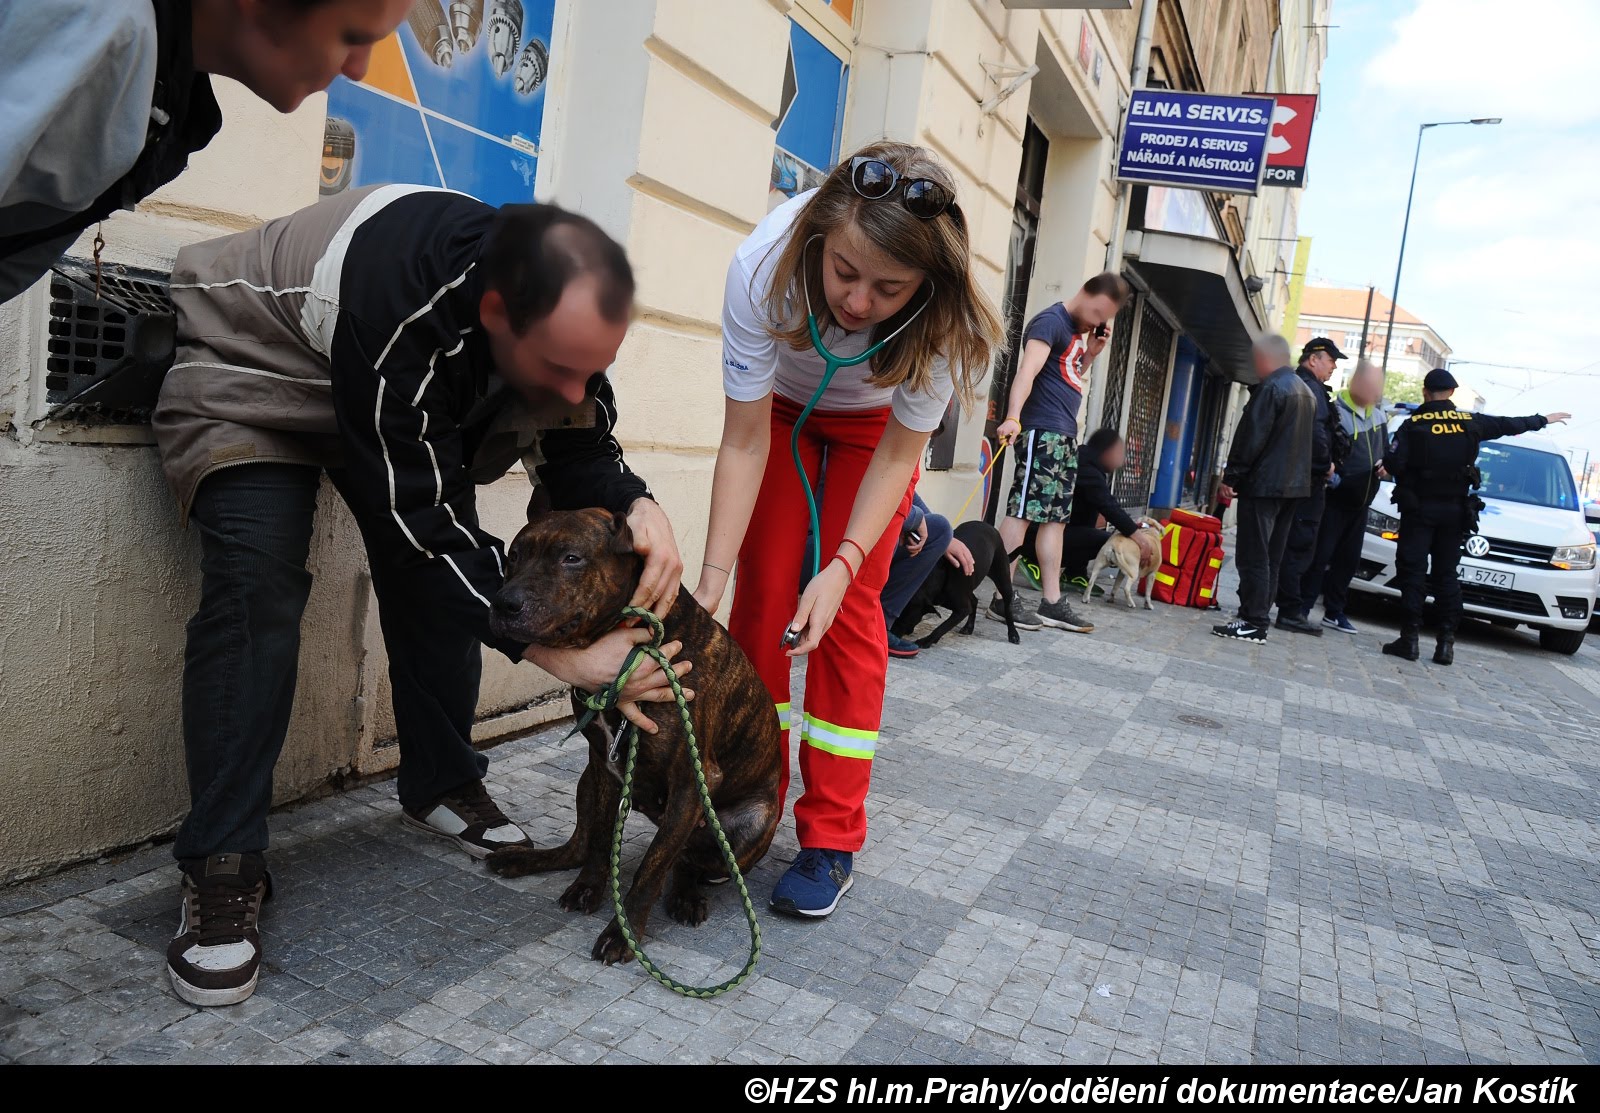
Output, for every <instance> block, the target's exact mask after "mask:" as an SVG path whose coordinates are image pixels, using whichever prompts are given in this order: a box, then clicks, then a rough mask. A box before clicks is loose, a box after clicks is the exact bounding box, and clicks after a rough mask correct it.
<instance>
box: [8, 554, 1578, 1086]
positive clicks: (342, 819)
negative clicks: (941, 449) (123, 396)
mask: <svg viewBox="0 0 1600 1113" xmlns="http://www.w3.org/2000/svg"><path fill="white" fill-rule="evenodd" d="M1223 598H1224V599H1225V600H1226V601H1228V602H1232V600H1233V599H1234V594H1233V591H1232V587H1231V584H1227V583H1226V581H1225V586H1224V592H1223ZM1088 610H1089V613H1090V614H1091V615H1092V617H1093V619H1094V621H1095V622H1096V623H1098V624H1099V629H1098V630H1097V631H1096V632H1095V633H1094V634H1093V635H1092V636H1084V635H1075V634H1065V633H1056V632H1053V631H1041V632H1039V633H1034V634H1025V635H1024V641H1023V644H1022V645H1021V646H1011V645H1009V644H1007V643H1006V642H1005V640H1004V629H1003V628H1002V627H1000V626H999V625H998V624H996V623H992V622H987V621H980V622H979V623H978V627H979V628H978V631H977V634H976V636H975V637H970V638H964V637H959V636H955V635H952V636H950V637H949V638H947V639H946V641H945V642H944V643H943V644H942V645H941V646H940V647H938V648H937V649H935V650H933V651H931V652H927V653H924V654H923V655H922V656H921V657H919V658H918V659H916V660H913V661H906V662H901V661H895V662H892V663H891V667H890V677H891V681H890V691H889V698H888V703H887V707H886V709H885V722H884V732H883V739H882V741H881V743H880V746H879V751H878V755H879V756H878V763H877V769H876V770H875V775H874V791H873V794H872V798H871V801H870V804H869V808H870V814H871V831H870V834H869V842H868V846H867V848H866V850H865V852H863V853H862V854H861V855H859V856H858V859H857V862H858V865H857V874H856V876H857V881H856V885H855V888H854V890H853V891H852V892H851V893H850V895H849V896H848V897H847V898H846V899H845V901H844V903H843V904H842V906H841V908H840V911H839V912H838V913H837V914H835V915H834V916H833V917H832V918H831V919H830V920H827V921H825V922H820V923H796V922H793V921H788V920H784V919H780V918H777V917H774V916H771V915H769V914H766V913H765V912H764V910H763V930H764V933H765V943H766V950H765V955H764V957H763V959H762V963H761V966H760V968H759V971H758V973H757V975H756V976H755V977H754V978H753V979H752V980H751V981H750V982H749V983H747V984H746V985H745V986H744V987H743V988H741V989H740V990H738V991H735V992H734V993H732V994H730V995H728V996H726V997H724V998H721V999H719V1000H716V1001H713V1002H700V1001H689V1000H684V999H681V998H678V997H675V996H674V995H672V994H671V993H669V992H668V991H666V990H665V989H663V988H661V987H660V986H658V985H656V984H655V983H654V982H652V981H650V980H649V979H648V978H647V977H646V976H645V975H644V974H643V972H642V971H641V970H640V969H639V967H638V965H637V964H630V965H628V966H623V967H614V968H610V969H607V968H604V967H602V966H599V965H598V964H596V963H593V962H591V961H589V959H588V958H587V954H588V950H589V946H590V943H591V942H592V940H593V938H594V936H595V935H596V934H597V933H598V931H599V930H600V928H601V927H602V926H603V920H602V919H601V917H599V916H598V915H596V916H593V917H581V916H573V915H569V914H567V913H564V912H562V911H560V909H559V908H557V907H556V904H555V898H556V896H557V895H558V894H559V893H560V892H561V890H562V889H563V888H564V887H565V886H566V884H567V883H568V881H569V878H568V877H567V876H566V875H554V876H547V877H538V878H525V879H521V880H517V881H502V880H499V879H497V878H494V877H492V876H490V875H489V874H488V873H487V872H485V871H484V869H483V868H482V866H480V865H478V864H476V863H474V862H472V861H470V860H469V859H468V858H467V857H466V856H465V855H462V854H460V853H458V852H453V851H450V850H447V849H445V848H444V847H443V846H441V845H440V844H437V843H436V842H433V841H431V840H429V839H427V838H425V837H422V836H419V835H417V834H414V833H411V832H409V831H407V830H406V829H403V828H402V827H401V825H400V823H399V822H398V814H399V812H398V807H397V805H396V804H395V802H394V798H393V786H392V784H388V783H385V784H378V785H373V786H370V787H367V788H363V789H360V790H358V791H354V792H350V793H347V794H345V795H342V796H338V797H334V798H330V799H325V800H321V801H318V802H315V803H311V804H308V805H305V806H301V807H295V808H289V809H285V810H282V811H279V812H278V813H276V814H275V815H274V816H273V849H272V851H271V854H270V863H271V867H272V869H273V872H274V876H275V878H276V880H277V897H276V899H275V900H273V901H272V902H271V903H270V904H269V905H268V906H267V911H266V914H265V918H264V922H263V929H264V935H265V940H266V945H267V952H266V956H267V957H266V964H265V968H264V974H263V979H262V983H261V988H260V990H259V991H258V992H257V994H256V995H255V997H254V998H253V999H251V1000H250V1001H249V1002H247V1003H245V1004H243V1005H239V1006H235V1007H231V1008H226V1009H212V1010H196V1009H194V1008H191V1007H190V1006H188V1005H186V1004H184V1003H183V1002H181V1001H179V1000H178V999H177V998H176V997H175V996H173V994H172V992H171V990H170V987H169V986H168V985H167V983H166V978H165V974H164V968H163V962H162V955H163V950H164V946H165V942H166V939H167V937H168V936H169V935H170V933H171V931H172V928H173V925H174V924H175V922H176V913H177V908H176V904H177V900H176V880H175V879H176V873H175V868H174V867H173V866H172V864H171V861H170V858H169V853H170V850H169V847H168V846H166V845H162V846H157V847H152V848H148V849H146V850H143V851H139V852H137V853H134V854H131V855H128V856H125V857H122V858H120V859H117V860H113V861H108V862H104V863H97V864H93V865H87V866H83V867H80V868H77V869H72V870H68V871H65V872H63V873H60V874H57V875H55V876H52V877H48V878H44V879H41V880H38V881H34V882H30V883H26V884H22V885H18V886H14V887H12V888H10V889H5V890H0V1061H20V1062H73V1063H79V1062H91V1061H113V1062H132V1063H166V1062H194V1063H235V1062H248V1063H262V1062H265V1063H274V1062H277V1063H299V1062H305V1061H312V1060H315V1061H319V1062H332V1063H389V1062H403V1063H422V1062H462V1061H468V1062H470V1061H484V1062H491V1063H517V1062H549V1063H559V1062H567V1063H589V1062H608V1063H609V1062H622V1063H633V1062H648V1063H655V1062H671V1063H701V1062H723V1061H728V1062H761V1063H775V1062H793V1061H803V1062H829V1063H832V1062H840V1061H845V1062H859V1063H890V1062H937V1063H968V1062H1009V1061H1020V1062H1072V1063H1104V1062H1107V1061H1112V1062H1147V1061H1153V1060H1157V1059H1159V1060H1162V1061H1164V1062H1171V1063H1178V1062H1202V1061H1204V1062H1226V1063H1236V1062H1247V1061H1254V1062H1268V1063H1284V1062H1290V1063H1293V1062H1303V1063H1321V1062H1347V1061H1385V1062H1388V1061H1403V1062H1423V1061H1426V1062H1429V1063H1433V1062H1465V1061H1474V1062H1502V1061H1507V1060H1510V1061H1538V1062H1580V1061H1586V1060H1587V1061H1595V1060H1600V652H1597V651H1596V649H1595V648H1593V647H1591V646H1586V647H1585V648H1584V649H1583V650H1582V651H1581V652H1580V653H1579V654H1578V655H1577V656H1575V657H1570V658H1567V657H1558V656H1554V655H1551V654H1548V653H1544V652H1542V651H1540V650H1539V649H1538V648H1537V645H1536V644H1535V642H1534V639H1533V638H1532V637H1531V636H1530V635H1528V634H1527V633H1526V632H1525V631H1523V632H1516V633H1512V632H1507V631H1503V630H1497V629H1493V628H1490V627H1487V626H1479V625H1476V624H1473V625H1471V627H1470V628H1469V629H1468V630H1467V631H1465V632H1464V636H1463V638H1462V643H1461V646H1460V648H1459V649H1458V656H1457V664H1456V666H1455V667H1454V668H1449V669H1444V668H1438V667H1435V666H1432V665H1430V664H1428V663H1427V662H1426V661H1423V662H1421V663H1418V664H1414V665H1407V664H1403V663H1401V662H1397V661H1395V660H1393V659H1391V658H1385V657H1382V656H1381V655H1380V654H1379V653H1378V645H1379V643H1380V641H1381V640H1385V639H1386V638H1387V637H1388V636H1391V635H1390V633H1389V631H1390V630H1392V626H1387V625H1386V624H1385V622H1384V621H1383V618H1382V615H1381V612H1373V611H1371V610H1367V611H1364V612H1362V613H1361V614H1359V615H1358V616H1357V619H1356V620H1357V621H1358V623H1359V624H1360V626H1361V627H1362V631H1363V632H1362V634H1361V635H1360V636H1357V637H1348V636H1344V635H1340V634H1337V633H1333V632H1329V633H1328V634H1327V636H1325V637H1323V638H1320V639H1311V638H1308V637H1305V636H1302V635H1294V634H1286V633H1275V634H1274V636H1273V638H1272V640H1271V641H1270V642H1269V643H1268V644H1267V645H1266V646H1264V647H1259V648H1257V647H1250V646H1245V645H1241V644H1237V643H1230V642H1224V641H1221V640H1219V639H1216V638H1213V637H1212V636H1211V635H1210V627H1211V624H1212V623H1213V622H1215V621H1217V617H1216V615H1215V614H1214V613H1212V614H1205V613H1201V612H1197V611H1188V610H1179V609H1173V608H1168V607H1163V606H1160V605H1158V606H1157V608H1156V610H1155V611H1154V612H1153V613H1146V612H1143V611H1139V612H1130V611H1128V610H1126V609H1124V608H1121V607H1114V606H1110V605H1106V604H1104V603H1100V602H1096V603H1094V604H1091V605H1090V606H1089V607H1088ZM565 730H566V728H565V727H564V726H563V727H559V728H552V729H549V730H545V731H542V732H540V733H538V734H535V735H533V736H531V737H528V738H525V739H521V740H518V741H515V742H511V743H507V744H505V745H502V746H500V747H498V748H497V749H495V750H494V751H493V755H492V756H493V763H492V766H491V779H492V788H493V790H494V791H495V792H496V794H497V795H498V797H499V798H500V799H501V800H502V801H504V802H505V803H506V805H507V810H508V811H509V812H510V813H511V814H512V815H513V816H514V817H515V818H517V819H518V820H520V821H522V822H523V823H524V824H525V826H526V827H527V828H528V829H529V830H530V832H531V833H532V834H533V835H534V837H535V838H536V839H537V840H538V841H540V842H543V843H550V842H554V841H556V840H559V839H564V838H565V837H566V834H567V832H568V830H569V825H570V822H571V813H572V794H573V788H574V785H575V782H576V780H577V777H578V773H579V771H580V769H581V768H582V764H583V761H584V749H583V743H582V740H581V739H574V740H571V741H565V742H563V741H562V740H561V735H562V734H564V733H565ZM796 783H797V784H798V777H797V778H796ZM636 823H637V824H638V831H637V833H636V835H635V837H634V839H633V846H632V847H631V850H630V858H636V856H637V855H638V853H639V852H640V849H641V847H642V845H643V841H644V840H645V839H646V838H647V837H648V834H647V826H648V825H647V823H646V821H644V820H642V819H640V820H637V821H636ZM795 849H796V848H795V843H794V837H793V833H792V827H791V826H789V825H788V824H786V826H785V828H784V829H783V831H782V832H781V833H780V835H779V838H778V841H777V843H776V844H775V845H774V848H773V853H772V854H771V856H770V857H769V858H768V859H767V860H766V861H765V862H764V863H762V865H761V866H760V867H759V868H758V869H757V870H756V871H755V872H754V875H753V876H752V878H751V888H752V890H753V891H754V893H755V894H756V895H757V897H758V898H762V901H763V904H764V897H765V894H766V893H767V892H768V891H769V890H770V887H771V885H772V883H773V881H774V880H775V879H776V878H777V876H778V875H779V873H780V872H781V871H782V869H783V868H784V866H785V865H786V864H787V862H788V861H789V860H790V859H791V858H792V857H793V855H794V853H795ZM657 930H658V932H659V934H657V935H656V936H655V937H654V938H653V939H652V940H651V951H652V954H654V955H655V956H656V957H657V959H658V961H660V962H661V963H663V964H664V965H665V966H666V967H667V968H669V969H670V970H672V971H674V972H675V973H677V974H678V975H679V976H680V977H683V978H685V979H687V980H695V979H701V980H720V979H721V978H723V977H726V976H727V975H728V974H729V973H730V972H731V971H732V970H733V969H735V968H736V963H737V962H738V961H739V960H740V959H741V958H742V957H743V954H744V949H745V940H744V936H743V925H742V922H741V917H740V914H739V909H738V902H737V897H736V894H734V893H732V892H730V891H728V890H727V889H722V890H718V891H717V893H716V895H715V897H714V899H713V901H712V914H711V919H710V921H709V922H708V923H707V924H705V925H703V926H701V927H700V928H698V929H691V928H686V927H682V926H680V925H677V924H674V923H671V922H670V921H669V920H667V919H666V918H665V917H664V916H658V918H657Z"/></svg>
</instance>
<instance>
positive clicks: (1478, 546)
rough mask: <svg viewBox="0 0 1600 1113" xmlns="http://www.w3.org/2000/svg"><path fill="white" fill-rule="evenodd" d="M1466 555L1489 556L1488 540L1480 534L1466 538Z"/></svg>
mask: <svg viewBox="0 0 1600 1113" xmlns="http://www.w3.org/2000/svg"><path fill="white" fill-rule="evenodd" d="M1467 555H1468V556H1469V557H1484V556H1488V555H1489V539H1488V538H1487V537H1484V536H1483V535H1481V534H1477V533H1475V534H1473V535H1472V536H1471V537H1469V538H1467Z"/></svg>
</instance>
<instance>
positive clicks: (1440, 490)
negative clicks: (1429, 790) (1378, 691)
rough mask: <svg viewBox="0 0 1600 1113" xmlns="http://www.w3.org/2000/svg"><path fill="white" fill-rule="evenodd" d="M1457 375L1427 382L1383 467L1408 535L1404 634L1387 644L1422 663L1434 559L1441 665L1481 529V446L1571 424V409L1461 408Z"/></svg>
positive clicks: (1403, 567) (1401, 562) (1399, 555)
mask: <svg viewBox="0 0 1600 1113" xmlns="http://www.w3.org/2000/svg"><path fill="white" fill-rule="evenodd" d="M1457 385H1458V384H1457V383H1456V380H1455V376H1453V375H1451V374H1450V372H1448V371H1446V370H1445V369H1444V368H1442V367H1436V368H1434V369H1433V370H1432V371H1429V372H1428V375H1427V378H1425V379H1423V381H1422V397H1423V403H1422V405H1421V406H1418V407H1417V410H1416V412H1415V413H1413V414H1412V415H1411V417H1410V418H1408V419H1407V420H1406V422H1405V423H1404V424H1402V425H1401V426H1400V428H1399V429H1397V430H1395V435H1394V440H1393V441H1392V442H1391V443H1390V445H1389V451H1388V452H1387V453H1385V454H1384V458H1383V466H1384V468H1385V469H1387V470H1388V472H1389V474H1390V475H1392V476H1394V478H1395V496H1394V501H1395V505H1396V506H1398V507H1399V508H1400V540H1399V542H1398V544H1396V546H1395V562H1396V565H1397V566H1398V568H1399V575H1398V576H1397V577H1396V578H1397V579H1398V580H1399V581H1400V607H1401V611H1402V614H1403V616H1404V617H1403V619H1402V625H1401V627H1400V636H1399V637H1398V638H1396V639H1395V640H1394V641H1392V642H1390V643H1389V644H1387V645H1385V646H1384V647H1383V651H1384V652H1385V653H1387V654H1389V655H1390V656H1392V657H1404V658H1405V659H1406V660H1407V661H1415V660H1416V659H1417V656H1418V650H1417V634H1418V632H1419V631H1420V630H1421V628H1422V600H1423V595H1424V590H1423V577H1424V574H1425V573H1426V572H1427V571H1428V570H1429V563H1430V561H1431V563H1432V576H1431V577H1430V578H1431V580H1432V586H1433V598H1434V602H1435V603H1436V604H1437V605H1438V608H1439V640H1438V643H1437V645H1435V647H1434V651H1433V660H1434V663H1435V664H1439V665H1448V664H1450V663H1451V662H1452V661H1454V660H1455V643H1456V624H1457V623H1459V622H1460V621H1461V581H1460V580H1459V579H1458V578H1457V576H1456V565H1457V563H1458V561H1459V560H1460V559H1461V543H1462V541H1463V540H1464V538H1465V537H1466V535H1467V534H1468V533H1470V532H1471V531H1472V530H1474V529H1476V528H1477V520H1478V510H1480V509H1482V506H1483V504H1482V502H1480V501H1479V500H1478V498H1477V496H1476V495H1472V494H1471V493H1470V491H1471V488H1472V487H1474V486H1476V482H1477V476H1476V472H1477V467H1476V465H1475V461H1476V460H1477V458H1478V445H1479V444H1480V443H1481V442H1483V441H1492V440H1495V439H1496V438H1498V437H1509V436H1512V435H1514V434H1516V433H1526V432H1528V431H1529V430H1532V429H1543V428H1544V427H1545V426H1546V425H1549V424H1552V423H1554V422H1560V421H1565V420H1566V419H1567V418H1569V417H1571V416H1572V415H1571V414H1564V413H1553V414H1544V415H1542V416H1541V415H1539V414H1534V415H1533V416H1532V417H1490V416H1489V415H1488V414H1476V413H1468V412H1465V411H1463V410H1458V409H1456V408H1455V404H1454V403H1453V402H1451V401H1450V395H1451V394H1452V392H1454V391H1455V389H1456V386H1457Z"/></svg>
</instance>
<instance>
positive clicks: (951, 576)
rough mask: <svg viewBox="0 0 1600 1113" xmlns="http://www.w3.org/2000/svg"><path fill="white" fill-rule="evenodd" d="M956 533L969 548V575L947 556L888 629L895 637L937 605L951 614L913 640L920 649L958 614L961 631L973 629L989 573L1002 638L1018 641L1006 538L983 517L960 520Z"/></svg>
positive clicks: (933, 640) (940, 634)
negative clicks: (1000, 610) (1002, 608)
mask: <svg viewBox="0 0 1600 1113" xmlns="http://www.w3.org/2000/svg"><path fill="white" fill-rule="evenodd" d="M955 536H956V540H957V541H959V542H961V543H962V544H963V545H965V546H966V547H967V548H968V549H969V550H970V551H971V552H972V575H970V576H964V575H962V573H961V569H959V568H957V567H956V566H955V565H953V564H951V563H950V562H949V561H948V560H941V561H939V562H938V563H937V564H935V565H934V566H933V571H932V572H929V573H928V578H927V579H925V580H923V581H922V586H921V587H919V588H917V593H916V594H915V595H913V596H912V597H911V602H909V603H907V604H906V609H905V610H903V611H901V612H900V617H899V618H898V619H896V620H895V624H894V630H893V631H892V633H893V634H894V635H895V636H896V637H901V638H903V637H905V636H907V635H908V634H910V633H911V631H913V630H915V629H916V628H917V623H919V622H921V621H922V617H923V616H924V615H926V614H928V613H930V612H932V611H933V610H934V608H936V607H944V608H945V609H947V610H948V611H949V612H950V617H949V618H947V619H945V620H944V621H943V622H941V623H940V624H939V625H938V627H937V628H936V629H935V630H934V631H933V633H931V634H929V635H928V636H927V637H925V638H922V639H920V640H919V641H918V642H917V644H918V645H920V646H921V647H922V648H923V649H927V648H928V647H929V646H932V645H935V644H937V643H938V641H939V639H940V638H942V637H944V636H945V635H946V634H948V633H949V632H950V629H951V627H953V626H954V625H955V624H956V623H958V622H960V621H961V620H962V619H963V618H964V619H966V620H967V624H966V625H965V626H964V627H962V629H961V632H962V633H963V634H970V633H972V627H973V625H974V624H975V623H976V622H977V621H978V586H979V585H980V584H982V583H983V581H984V578H985V577H988V578H989V579H991V580H993V581H994V586H995V589H996V590H997V591H999V592H1000V598H1001V599H1002V600H1003V601H1004V602H1005V605H1006V637H1007V638H1009V639H1010V640H1011V644H1012V645H1016V644H1017V643H1018V642H1020V641H1021V640H1022V635H1020V634H1018V633H1017V624H1016V621H1015V619H1014V618H1013V617H1012V615H1013V612H1014V610H1015V603H1014V602H1013V599H1012V592H1011V558H1012V557H1013V556H1015V555H1016V554H1015V553H1007V552H1006V546H1005V542H1003V541H1001V540H1000V531H999V530H997V529H995V528H994V527H993V526H991V525H990V524H989V523H988V522H962V523H961V524H960V525H959V526H957V527H956V533H955Z"/></svg>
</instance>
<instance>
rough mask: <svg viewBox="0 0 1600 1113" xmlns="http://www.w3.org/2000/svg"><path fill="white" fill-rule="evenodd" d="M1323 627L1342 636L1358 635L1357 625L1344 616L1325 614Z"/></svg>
mask: <svg viewBox="0 0 1600 1113" xmlns="http://www.w3.org/2000/svg"><path fill="white" fill-rule="evenodd" d="M1322 625H1323V626H1324V627H1326V628H1327V629H1329V630H1337V631H1339V633H1341V634H1358V633H1360V631H1359V630H1357V629H1356V625H1355V623H1353V622H1351V621H1350V620H1349V619H1348V618H1346V617H1345V616H1344V615H1342V614H1325V615H1323V616H1322Z"/></svg>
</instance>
